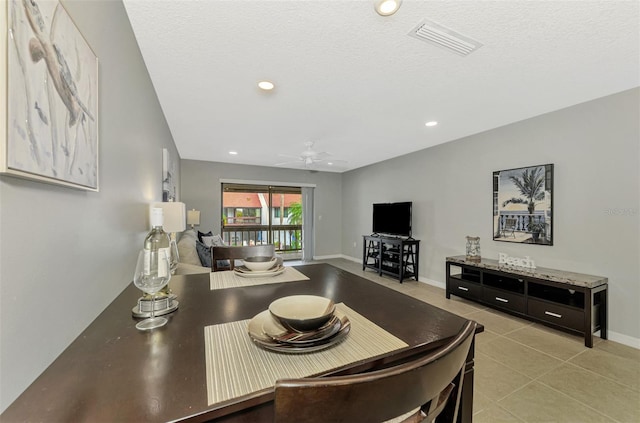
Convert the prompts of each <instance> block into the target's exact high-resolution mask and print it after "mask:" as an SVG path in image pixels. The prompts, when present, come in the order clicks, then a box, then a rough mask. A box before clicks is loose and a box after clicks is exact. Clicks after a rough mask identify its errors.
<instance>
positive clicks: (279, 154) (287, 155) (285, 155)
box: [278, 153, 300, 160]
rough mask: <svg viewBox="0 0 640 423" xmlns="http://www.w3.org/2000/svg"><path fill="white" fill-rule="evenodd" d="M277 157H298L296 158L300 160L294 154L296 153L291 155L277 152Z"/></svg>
mask: <svg viewBox="0 0 640 423" xmlns="http://www.w3.org/2000/svg"><path fill="white" fill-rule="evenodd" d="M278 157H287V158H289V159H298V160H300V156H296V155H293V154H285V153H278Z"/></svg>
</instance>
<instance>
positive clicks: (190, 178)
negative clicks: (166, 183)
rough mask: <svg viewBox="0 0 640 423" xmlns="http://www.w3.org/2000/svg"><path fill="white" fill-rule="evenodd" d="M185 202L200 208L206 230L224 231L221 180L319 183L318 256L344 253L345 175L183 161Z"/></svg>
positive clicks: (316, 196) (316, 200)
mask: <svg viewBox="0 0 640 423" xmlns="http://www.w3.org/2000/svg"><path fill="white" fill-rule="evenodd" d="M180 176H181V184H182V185H181V190H182V191H181V192H182V201H184V202H185V203H186V204H187V209H192V208H195V209H196V210H200V212H201V213H200V226H199V227H198V229H199V230H200V231H202V232H207V231H209V230H212V231H213V233H220V210H221V204H220V201H221V193H220V179H241V180H251V181H268V182H294V183H304V184H315V185H316V188H315V190H314V208H315V210H314V213H315V214H314V217H315V222H314V225H315V235H316V236H315V238H316V239H315V255H316V256H325V255H334V254H340V243H341V235H340V234H341V231H342V208H341V202H342V176H341V175H340V174H337V173H328V172H310V171H308V170H295V169H276V168H272V167H263V166H247V165H236V164H229V163H215V162H204V161H199V160H182V162H181V175H180Z"/></svg>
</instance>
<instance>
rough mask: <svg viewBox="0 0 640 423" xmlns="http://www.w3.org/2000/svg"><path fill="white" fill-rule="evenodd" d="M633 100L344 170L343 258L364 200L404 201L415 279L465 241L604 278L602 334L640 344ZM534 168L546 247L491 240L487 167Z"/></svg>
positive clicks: (361, 225)
mask: <svg viewBox="0 0 640 423" xmlns="http://www.w3.org/2000/svg"><path fill="white" fill-rule="evenodd" d="M639 100H640V90H639V89H634V90H630V91H626V92H623V93H619V94H617V95H612V96H608V97H604V98H601V99H598V100H594V101H591V102H588V103H584V104H580V105H576V106H573V107H569V108H567V109H563V110H559V111H556V112H552V113H548V114H545V115H542V116H539V117H535V118H532V119H528V120H525V121H522V122H518V123H515V124H512V125H508V126H505V127H501V128H497V129H494V130H491V131H488V132H484V133H481V134H477V135H473V136H470V137H466V138H463V139H460V140H457V141H454V142H450V143H447V144H443V145H439V146H436V147H432V148H428V149H425V150H422V151H419V152H416V153H414V154H409V155H406V156H402V157H399V158H396V159H393V160H388V161H385V162H382V163H378V164H375V165H372V166H368V167H365V168H361V169H357V170H354V171H351V172H348V173H345V174H344V175H343V188H342V219H343V223H342V228H343V231H342V251H343V253H344V254H346V255H348V256H352V257H356V258H359V256H360V251H361V248H362V235H363V234H368V233H370V232H371V214H372V213H371V207H372V206H371V205H372V203H374V202H383V201H413V206H414V208H413V229H414V237H415V238H418V239H420V240H421V246H420V253H421V254H420V276H421V277H422V278H425V279H430V280H431V281H435V282H439V283H444V280H445V274H444V271H445V269H444V260H445V257H446V256H450V255H459V254H464V253H465V236H466V235H472V236H480V238H481V241H480V243H481V252H482V256H483V257H488V258H495V259H497V257H498V252H504V253H507V254H509V255H512V256H517V257H524V256H527V255H528V256H531V258H532V259H534V260H535V262H536V264H537V265H538V266H542V267H551V268H557V269H562V270H569V271H577V272H581V273H589V274H596V275H602V276H607V277H608V278H609V295H610V297H609V301H610V302H609V304H610V309H609V310H610V313H609V317H610V325H609V330H610V331H612V332H614V333H612V334H611V336H610V338H611V339H614V340H619V341H621V342H625V343H628V344H633V345H635V346H636V347H640V282H639V276H638V275H640V265H639V258H640V248H639V238H640V207H639V206H640V197H639V195H640V194H639V193H640V173H639V172H640V171H639V169H640V129H639V116H640V111H639V104H640V101H639ZM523 101H525V100H523ZM441 124H447V123H446V122H442V123H441ZM545 163H553V164H554V165H555V166H554V174H555V180H554V211H553V218H554V231H555V233H554V245H553V246H540V245H524V244H513V243H507V242H498V241H493V240H492V222H493V220H492V172H493V171H496V170H502V169H511V168H518V167H524V166H531V165H538V164H545ZM354 242H356V243H357V247H356V248H354V247H353V243H354Z"/></svg>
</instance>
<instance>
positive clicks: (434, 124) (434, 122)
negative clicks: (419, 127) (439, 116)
mask: <svg viewBox="0 0 640 423" xmlns="http://www.w3.org/2000/svg"><path fill="white" fill-rule="evenodd" d="M437 124H438V122H437V121H435V120H431V121H429V122H427V123H425V124H424V125H425V126H436V125H437Z"/></svg>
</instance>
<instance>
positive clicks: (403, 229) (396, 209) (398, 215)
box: [373, 201, 412, 237]
mask: <svg viewBox="0 0 640 423" xmlns="http://www.w3.org/2000/svg"><path fill="white" fill-rule="evenodd" d="M411 204H412V203H411V201H407V202H404V203H379V204H374V205H373V233H375V234H381V235H395V236H406V237H410V236H411Z"/></svg>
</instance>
